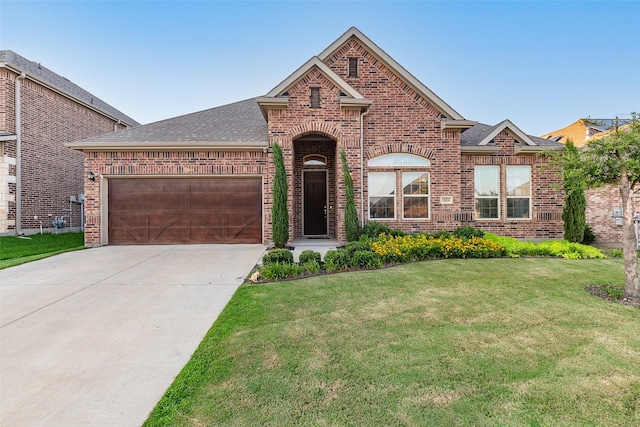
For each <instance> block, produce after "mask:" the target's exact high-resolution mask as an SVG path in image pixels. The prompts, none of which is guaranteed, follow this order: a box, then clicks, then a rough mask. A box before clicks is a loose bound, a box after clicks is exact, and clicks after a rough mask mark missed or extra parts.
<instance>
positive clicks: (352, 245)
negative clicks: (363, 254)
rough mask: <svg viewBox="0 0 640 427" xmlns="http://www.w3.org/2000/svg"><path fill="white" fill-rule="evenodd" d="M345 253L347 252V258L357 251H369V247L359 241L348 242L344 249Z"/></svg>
mask: <svg viewBox="0 0 640 427" xmlns="http://www.w3.org/2000/svg"><path fill="white" fill-rule="evenodd" d="M345 249H346V251H347V252H349V256H353V254H354V253H356V252H357V251H371V245H369V244H368V243H366V242H363V241H361V240H359V241H357V242H349V243H347V246H346V247H345Z"/></svg>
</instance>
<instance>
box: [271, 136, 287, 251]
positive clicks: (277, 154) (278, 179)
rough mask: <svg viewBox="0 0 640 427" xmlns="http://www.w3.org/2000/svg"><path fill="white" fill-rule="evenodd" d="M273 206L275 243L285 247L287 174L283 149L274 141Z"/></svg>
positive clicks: (272, 217) (277, 246) (272, 216)
mask: <svg viewBox="0 0 640 427" xmlns="http://www.w3.org/2000/svg"><path fill="white" fill-rule="evenodd" d="M273 165H274V166H275V177H274V180H273V207H272V208H271V224H272V227H273V244H274V246H275V247H276V248H284V246H285V245H286V244H287V242H288V241H289V212H287V191H288V185H287V174H286V172H285V170H284V158H283V157H282V149H281V148H280V146H279V145H278V143H277V142H274V143H273Z"/></svg>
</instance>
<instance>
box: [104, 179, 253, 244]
mask: <svg viewBox="0 0 640 427" xmlns="http://www.w3.org/2000/svg"><path fill="white" fill-rule="evenodd" d="M261 194H262V181H261V179H260V178H247V179H244V178H215V179H206V178H202V179H180V178H152V179H144V178H137V179H110V180H109V243H110V244H156V245H157V244H176V243H260V242H261V241H262V221H261V218H262V197H261Z"/></svg>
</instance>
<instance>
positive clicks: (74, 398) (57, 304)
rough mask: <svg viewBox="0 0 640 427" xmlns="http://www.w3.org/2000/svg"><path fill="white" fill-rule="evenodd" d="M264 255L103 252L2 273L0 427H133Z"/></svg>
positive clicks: (247, 250)
mask: <svg viewBox="0 0 640 427" xmlns="http://www.w3.org/2000/svg"><path fill="white" fill-rule="evenodd" d="M264 249H265V248H264V246H262V245H185V246H135V247H134V246H106V247H101V248H95V249H88V250H84V251H79V252H70V253H65V254H62V255H58V256H54V257H51V258H46V259H44V260H40V261H36V262H33V263H29V264H24V265H21V266H17V267H12V268H8V269H5V270H0V425H2V426H5V425H6V426H13V427H19V426H139V425H140V424H141V423H143V422H144V420H145V419H146V417H147V415H148V413H149V412H150V411H151V410H152V409H153V407H154V406H155V404H156V403H157V401H158V400H159V399H160V397H162V395H163V393H164V392H165V390H166V389H167V387H168V386H169V385H170V384H171V382H172V381H173V379H174V378H175V376H176V375H177V374H178V373H179V371H180V370H181V369H182V367H183V366H184V365H185V363H186V362H187V361H188V360H189V358H190V357H191V355H192V354H193V352H194V350H195V349H196V347H197V346H198V344H199V343H200V341H201V340H202V338H203V337H204V335H205V334H206V332H207V331H208V330H209V328H210V326H211V325H212V323H213V322H214V321H215V319H216V318H217V316H218V315H219V313H220V312H221V311H222V309H223V308H224V306H225V305H226V304H227V302H228V301H229V299H230V298H231V296H232V295H233V293H234V292H235V291H236V289H237V287H238V286H239V285H240V284H241V283H242V281H243V279H244V277H246V276H247V275H248V274H249V272H250V270H251V268H252V267H253V266H254V265H255V264H256V262H257V261H258V259H259V258H260V257H261V255H262V253H263V251H264Z"/></svg>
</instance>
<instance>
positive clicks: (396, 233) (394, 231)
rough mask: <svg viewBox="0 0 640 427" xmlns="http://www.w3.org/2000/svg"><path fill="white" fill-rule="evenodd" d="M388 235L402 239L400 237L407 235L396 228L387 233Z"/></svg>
mask: <svg viewBox="0 0 640 427" xmlns="http://www.w3.org/2000/svg"><path fill="white" fill-rule="evenodd" d="M389 235H390V236H393V237H398V236H400V237H402V236H406V235H407V233H405V232H404V231H402V230H400V229H398V228H394V229H393V230H390V231H389Z"/></svg>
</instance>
